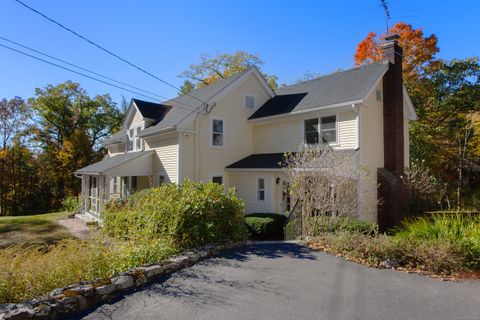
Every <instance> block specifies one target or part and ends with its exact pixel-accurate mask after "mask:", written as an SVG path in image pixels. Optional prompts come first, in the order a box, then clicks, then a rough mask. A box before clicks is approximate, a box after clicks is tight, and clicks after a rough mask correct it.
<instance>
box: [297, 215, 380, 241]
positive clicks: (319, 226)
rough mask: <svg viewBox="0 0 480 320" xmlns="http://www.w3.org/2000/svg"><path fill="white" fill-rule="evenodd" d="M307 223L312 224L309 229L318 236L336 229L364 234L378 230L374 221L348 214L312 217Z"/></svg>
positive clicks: (313, 234)
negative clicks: (363, 219) (348, 215)
mask: <svg viewBox="0 0 480 320" xmlns="http://www.w3.org/2000/svg"><path fill="white" fill-rule="evenodd" d="M305 223H308V224H310V226H309V228H308V229H309V230H310V231H311V233H312V234H311V236H317V235H319V234H321V233H324V232H336V231H352V232H359V233H363V234H373V233H375V232H376V231H377V230H378V226H377V225H376V224H374V223H370V222H366V221H362V220H357V219H353V218H350V217H346V216H340V217H329V216H322V217H312V218H310V219H308V220H307V221H306V222H305Z"/></svg>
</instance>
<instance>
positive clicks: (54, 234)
mask: <svg viewBox="0 0 480 320" xmlns="http://www.w3.org/2000/svg"><path fill="white" fill-rule="evenodd" d="M67 215H68V213H67V212H54V213H47V214H38V215H33V216H16V217H0V248H3V247H6V246H10V245H13V244H27V245H31V244H42V243H47V244H51V243H54V242H56V241H59V240H62V239H66V238H72V236H71V234H70V233H69V232H68V230H67V229H66V228H64V227H63V226H61V225H59V224H57V223H56V221H57V220H59V219H65V218H67Z"/></svg>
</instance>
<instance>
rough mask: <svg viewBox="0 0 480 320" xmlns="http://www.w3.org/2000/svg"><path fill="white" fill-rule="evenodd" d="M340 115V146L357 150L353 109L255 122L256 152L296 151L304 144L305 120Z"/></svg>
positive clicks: (338, 117) (337, 146) (338, 134)
mask: <svg viewBox="0 0 480 320" xmlns="http://www.w3.org/2000/svg"><path fill="white" fill-rule="evenodd" d="M331 115H336V116H337V122H338V123H337V130H338V132H337V138H338V145H336V146H334V147H335V148H339V149H354V148H356V146H357V120H356V114H355V112H354V111H353V110H345V111H340V112H336V111H324V112H320V111H318V112H311V113H308V114H301V115H293V116H290V117H287V118H285V119H275V120H270V121H269V122H268V123H254V129H253V135H254V140H253V141H254V152H255V153H277V152H286V151H295V150H297V149H298V147H299V146H300V145H301V144H302V143H303V122H304V121H305V120H306V119H313V118H320V117H325V116H331Z"/></svg>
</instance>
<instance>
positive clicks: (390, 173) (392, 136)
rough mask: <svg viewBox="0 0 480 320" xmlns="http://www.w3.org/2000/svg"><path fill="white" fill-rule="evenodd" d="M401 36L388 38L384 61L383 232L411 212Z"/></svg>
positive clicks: (380, 171) (380, 176) (380, 220)
mask: <svg viewBox="0 0 480 320" xmlns="http://www.w3.org/2000/svg"><path fill="white" fill-rule="evenodd" d="M398 38H399V36H398V35H396V34H394V35H390V36H388V37H387V38H386V39H385V40H386V43H385V44H384V45H382V58H383V61H384V63H388V71H387V72H386V73H385V75H384V76H383V155H384V167H383V168H379V169H378V184H379V188H378V198H379V201H380V202H379V205H378V224H379V227H380V230H382V231H385V230H387V229H388V228H391V227H394V226H398V225H399V224H400V223H401V221H402V220H403V218H404V217H405V216H406V214H407V211H408V194H409V193H408V190H407V188H406V186H405V184H404V183H403V182H402V180H401V176H402V175H403V173H404V168H405V160H404V150H405V149H404V126H403V76H402V59H403V58H402V54H403V50H402V48H401V47H400V46H399V45H398Z"/></svg>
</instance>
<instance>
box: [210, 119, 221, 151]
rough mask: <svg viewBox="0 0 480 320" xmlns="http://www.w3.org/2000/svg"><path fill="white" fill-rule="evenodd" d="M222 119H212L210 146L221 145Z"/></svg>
mask: <svg viewBox="0 0 480 320" xmlns="http://www.w3.org/2000/svg"><path fill="white" fill-rule="evenodd" d="M223 130H224V128H223V120H220V119H212V146H213V147H223V142H224V131H223Z"/></svg>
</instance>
